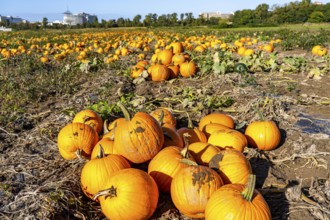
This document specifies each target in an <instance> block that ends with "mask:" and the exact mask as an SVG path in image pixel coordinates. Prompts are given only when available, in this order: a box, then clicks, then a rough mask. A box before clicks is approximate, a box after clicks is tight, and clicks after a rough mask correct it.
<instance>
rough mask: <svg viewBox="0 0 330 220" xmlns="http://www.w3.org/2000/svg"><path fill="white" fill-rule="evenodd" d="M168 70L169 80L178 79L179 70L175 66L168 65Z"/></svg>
mask: <svg viewBox="0 0 330 220" xmlns="http://www.w3.org/2000/svg"><path fill="white" fill-rule="evenodd" d="M167 68H168V70H169V71H170V77H169V79H174V78H178V76H179V74H180V68H179V66H177V65H168V66H167Z"/></svg>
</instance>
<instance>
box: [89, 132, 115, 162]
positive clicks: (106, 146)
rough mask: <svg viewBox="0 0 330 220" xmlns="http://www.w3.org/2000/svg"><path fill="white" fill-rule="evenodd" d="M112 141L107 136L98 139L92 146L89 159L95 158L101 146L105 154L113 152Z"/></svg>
mask: <svg viewBox="0 0 330 220" xmlns="http://www.w3.org/2000/svg"><path fill="white" fill-rule="evenodd" d="M113 143H114V142H113V140H111V138H109V137H103V138H102V139H101V140H99V142H97V143H96V145H95V146H94V148H93V151H92V154H91V160H92V159H95V158H97V156H98V155H99V153H100V149H101V147H102V148H103V151H104V154H105V155H108V154H113Z"/></svg>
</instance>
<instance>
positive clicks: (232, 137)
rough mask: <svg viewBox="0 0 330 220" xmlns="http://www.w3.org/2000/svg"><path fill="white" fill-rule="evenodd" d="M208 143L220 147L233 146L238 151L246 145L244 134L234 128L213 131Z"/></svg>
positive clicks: (242, 149)
mask: <svg viewBox="0 0 330 220" xmlns="http://www.w3.org/2000/svg"><path fill="white" fill-rule="evenodd" d="M207 142H208V143H210V144H212V145H215V146H218V147H220V148H223V149H224V148H233V149H235V150H238V151H240V152H243V151H244V148H245V147H246V146H247V145H248V141H247V139H246V137H245V135H244V134H243V133H241V132H239V131H236V130H234V129H224V130H218V131H215V132H213V133H212V134H211V135H210V137H209V139H208V141H207Z"/></svg>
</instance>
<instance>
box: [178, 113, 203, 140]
mask: <svg viewBox="0 0 330 220" xmlns="http://www.w3.org/2000/svg"><path fill="white" fill-rule="evenodd" d="M187 115H188V126H187V127H181V128H179V129H178V133H179V134H180V135H181V137H182V138H183V134H185V133H188V134H189V135H188V138H187V139H188V142H189V144H192V143H195V142H205V143H206V142H207V138H206V135H205V134H204V133H203V131H201V130H199V129H198V128H195V127H194V126H193V123H192V121H191V119H190V116H189V114H187Z"/></svg>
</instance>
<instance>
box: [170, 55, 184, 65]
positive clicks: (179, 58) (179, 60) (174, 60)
mask: <svg viewBox="0 0 330 220" xmlns="http://www.w3.org/2000/svg"><path fill="white" fill-rule="evenodd" d="M185 61H186V57H185V56H184V55H183V54H174V55H173V57H172V63H173V64H174V65H180V64H181V63H184V62H185Z"/></svg>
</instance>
